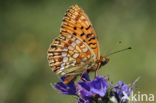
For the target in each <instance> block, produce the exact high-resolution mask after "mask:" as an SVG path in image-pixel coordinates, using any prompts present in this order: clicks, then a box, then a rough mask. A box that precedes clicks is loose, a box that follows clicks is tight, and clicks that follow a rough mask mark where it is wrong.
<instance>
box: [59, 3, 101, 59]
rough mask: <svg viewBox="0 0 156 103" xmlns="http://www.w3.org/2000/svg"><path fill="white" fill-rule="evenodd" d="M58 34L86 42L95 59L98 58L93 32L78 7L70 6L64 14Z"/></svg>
mask: <svg viewBox="0 0 156 103" xmlns="http://www.w3.org/2000/svg"><path fill="white" fill-rule="evenodd" d="M60 34H62V35H67V34H73V35H75V36H77V38H79V39H81V40H82V41H84V42H86V43H87V44H88V46H89V47H90V48H91V49H92V50H93V51H94V53H95V55H96V57H97V59H99V58H100V48H99V43H98V40H97V36H96V33H95V30H94V28H93V26H92V24H91V22H90V20H89V18H88V17H87V15H86V14H85V13H84V11H83V10H82V9H81V8H80V7H79V6H78V5H75V6H72V7H71V8H70V9H69V10H68V11H67V12H66V14H65V16H64V19H63V23H62V26H61V30H60Z"/></svg>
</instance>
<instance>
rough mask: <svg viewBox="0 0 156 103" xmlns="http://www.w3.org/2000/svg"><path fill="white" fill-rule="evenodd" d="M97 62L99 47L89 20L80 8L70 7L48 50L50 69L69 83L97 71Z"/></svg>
mask: <svg viewBox="0 0 156 103" xmlns="http://www.w3.org/2000/svg"><path fill="white" fill-rule="evenodd" d="M99 59H100V48H99V43H98V40H97V36H96V33H95V31H94V28H93V26H92V24H91V22H90V20H89V19H88V17H87V15H86V14H85V13H84V11H83V10H82V9H81V8H80V7H79V6H77V5H75V6H72V7H71V8H70V9H69V10H68V11H67V13H66V15H65V16H64V19H63V23H62V26H61V30H60V35H59V36H58V37H57V38H55V39H54V40H53V42H52V44H51V45H50V47H49V49H48V62H49V66H50V67H51V69H52V71H54V72H56V74H61V75H65V76H66V79H65V81H64V83H69V82H70V81H71V80H73V79H74V78H75V77H76V76H77V75H80V74H82V73H84V72H86V71H87V70H96V69H97V68H98V67H99V66H98V63H97V62H98V60H99Z"/></svg>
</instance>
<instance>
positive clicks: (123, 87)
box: [113, 81, 133, 102]
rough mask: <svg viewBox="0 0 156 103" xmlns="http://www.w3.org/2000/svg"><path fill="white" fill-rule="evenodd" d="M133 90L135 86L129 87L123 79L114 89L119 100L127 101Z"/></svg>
mask: <svg viewBox="0 0 156 103" xmlns="http://www.w3.org/2000/svg"><path fill="white" fill-rule="evenodd" d="M132 91H133V88H129V87H128V85H127V84H125V83H124V82H122V81H119V82H118V84H117V85H116V86H115V87H114V89H113V92H114V94H115V97H116V98H117V100H118V102H121V101H127V100H128V96H129V95H130V94H131V92H132ZM125 97H127V98H125Z"/></svg>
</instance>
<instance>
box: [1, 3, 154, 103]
mask: <svg viewBox="0 0 156 103" xmlns="http://www.w3.org/2000/svg"><path fill="white" fill-rule="evenodd" d="M74 4H78V5H79V6H80V7H82V8H83V9H84V10H85V12H86V13H87V14H88V16H89V18H90V19H91V21H92V23H93V25H94V27H95V30H96V32H97V35H98V38H99V42H100V46H101V54H102V55H106V52H107V51H108V50H109V49H110V48H112V47H113V46H114V45H115V44H116V42H118V41H120V40H121V41H122V44H121V45H120V46H119V47H116V48H115V49H113V51H115V50H119V49H122V48H125V47H128V46H132V47H133V49H132V50H131V51H125V52H122V53H119V54H115V55H112V56H110V62H109V63H108V64H107V65H106V66H104V67H102V68H101V69H100V72H99V74H100V75H110V78H111V80H113V82H117V81H118V80H122V81H127V83H129V82H132V81H133V80H135V78H136V77H137V76H141V80H140V81H139V82H138V83H137V87H138V90H139V91H140V92H141V93H146V94H149V93H153V94H154V93H155V94H156V88H155V86H156V82H155V78H156V75H155V73H156V63H155V61H156V29H155V28H156V12H155V10H156V1H154V0H37V1H35V0H34V1H32V0H3V1H2V0H1V1H0V103H74V102H75V101H76V100H74V99H73V98H71V97H68V96H63V95H59V94H57V92H56V91H54V90H53V89H51V87H50V86H49V83H50V82H52V83H55V82H57V81H58V80H59V79H58V78H57V76H56V75H55V73H53V72H51V71H50V69H49V66H48V62H47V49H48V47H49V45H50V43H51V42H52V40H53V39H54V38H55V37H57V36H58V35H59V28H60V25H61V20H62V18H63V15H64V13H65V11H66V10H67V9H68V8H69V7H70V6H71V5H74Z"/></svg>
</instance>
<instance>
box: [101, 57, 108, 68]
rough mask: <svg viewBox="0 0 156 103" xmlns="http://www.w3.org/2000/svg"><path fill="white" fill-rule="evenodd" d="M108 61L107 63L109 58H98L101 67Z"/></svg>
mask: <svg viewBox="0 0 156 103" xmlns="http://www.w3.org/2000/svg"><path fill="white" fill-rule="evenodd" d="M108 61H109V58H108V57H107V56H101V57H100V62H101V66H103V65H105V64H107V63H108Z"/></svg>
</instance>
